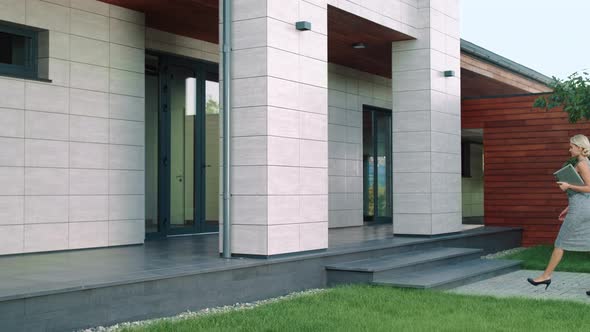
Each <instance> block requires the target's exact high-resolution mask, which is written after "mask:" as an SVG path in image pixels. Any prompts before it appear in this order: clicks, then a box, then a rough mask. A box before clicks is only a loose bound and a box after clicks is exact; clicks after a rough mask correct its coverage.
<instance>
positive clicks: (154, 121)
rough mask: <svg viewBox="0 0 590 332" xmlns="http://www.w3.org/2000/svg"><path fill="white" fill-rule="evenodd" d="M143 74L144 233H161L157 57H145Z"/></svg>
mask: <svg viewBox="0 0 590 332" xmlns="http://www.w3.org/2000/svg"><path fill="white" fill-rule="evenodd" d="M145 62H146V73H145V232H146V234H157V233H159V232H161V231H162V227H161V223H160V216H159V211H158V204H159V202H158V192H159V189H160V188H159V186H158V182H159V181H158V179H159V178H158V173H159V160H160V159H159V158H160V156H159V145H160V142H159V129H160V128H159V124H160V121H159V107H160V99H159V96H160V94H159V93H158V91H159V89H160V88H159V72H158V57H156V56H150V55H148V56H146V60H145Z"/></svg>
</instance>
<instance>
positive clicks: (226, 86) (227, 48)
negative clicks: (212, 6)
mask: <svg viewBox="0 0 590 332" xmlns="http://www.w3.org/2000/svg"><path fill="white" fill-rule="evenodd" d="M231 5H232V4H231V0H223V60H222V61H223V258H231V215H230V211H231V210H230V207H231V205H230V204H231V200H230V198H231V191H230V190H231V186H230V174H231V167H230V165H231V159H230V157H231V156H230V151H231V149H230V147H231V139H230V135H231V132H230V128H231V127H230V124H231V121H230V120H231V118H230V113H231V104H230V93H231V90H230V80H231V75H230V70H231V68H230V66H231V17H232V15H231Z"/></svg>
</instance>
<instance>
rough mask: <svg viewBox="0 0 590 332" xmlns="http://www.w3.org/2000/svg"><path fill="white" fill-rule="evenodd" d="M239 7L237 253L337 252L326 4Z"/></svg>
mask: <svg viewBox="0 0 590 332" xmlns="http://www.w3.org/2000/svg"><path fill="white" fill-rule="evenodd" d="M233 6H234V8H233V20H234V21H233V73H232V103H233V105H232V107H233V108H232V116H233V119H232V126H233V129H232V144H233V148H232V158H233V160H232V186H233V192H232V200H233V206H232V225H233V226H232V252H233V254H242V255H259V256H272V255H279V254H287V253H294V252H303V251H311V250H318V249H324V248H327V246H328V143H327V131H328V130H327V123H328V120H327V109H328V105H327V77H328V75H327V4H326V1H310V2H308V1H303V0H282V1H276V0H249V1H246V0H239V1H234V2H233ZM297 21H309V22H311V25H312V30H311V31H298V30H296V28H295V22H297ZM220 238H222V237H221V236H220Z"/></svg>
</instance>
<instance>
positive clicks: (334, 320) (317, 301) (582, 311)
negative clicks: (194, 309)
mask: <svg viewBox="0 0 590 332" xmlns="http://www.w3.org/2000/svg"><path fill="white" fill-rule="evenodd" d="M588 310H590V307H589V306H588V305H587V304H583V303H575V302H565V301H552V300H532V299H520V298H509V299H500V298H493V297H482V296H468V295H459V294H450V293H443V292H437V291H422V290H408V289H394V288H389V287H375V286H347V287H339V288H334V289H329V290H327V291H325V292H321V293H318V294H315V295H309V296H302V297H298V298H295V299H292V300H288V301H280V302H276V303H271V304H267V305H261V306H258V307H256V308H254V309H250V310H239V311H232V312H229V313H223V314H213V315H209V316H203V317H199V318H193V319H187V320H182V321H174V322H173V321H159V322H157V323H155V324H152V325H148V326H143V327H139V328H137V327H136V328H126V329H123V331H125V332H131V331H133V332H138V331H141V332H156V331H166V332H185V331H186V332H188V331H297V332H299V331H314V332H315V331H590V321H589V320H588V319H587V314H588Z"/></svg>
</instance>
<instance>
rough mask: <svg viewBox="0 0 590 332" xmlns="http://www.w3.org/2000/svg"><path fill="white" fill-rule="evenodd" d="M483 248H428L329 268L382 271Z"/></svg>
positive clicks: (470, 252) (458, 255)
mask: <svg viewBox="0 0 590 332" xmlns="http://www.w3.org/2000/svg"><path fill="white" fill-rule="evenodd" d="M481 252H482V250H481V249H472V248H444V247H438V248H428V249H423V250H414V251H407V252H403V253H397V254H393V255H387V256H381V257H375V258H368V259H362V260H357V261H351V262H343V263H337V264H331V265H327V266H326V269H327V270H337V271H354V272H382V271H387V270H393V269H400V268H404V267H409V266H414V265H419V264H425V263H429V262H436V261H439V260H445V259H451V258H455V257H463V256H478V255H479V254H480V253H481Z"/></svg>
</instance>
